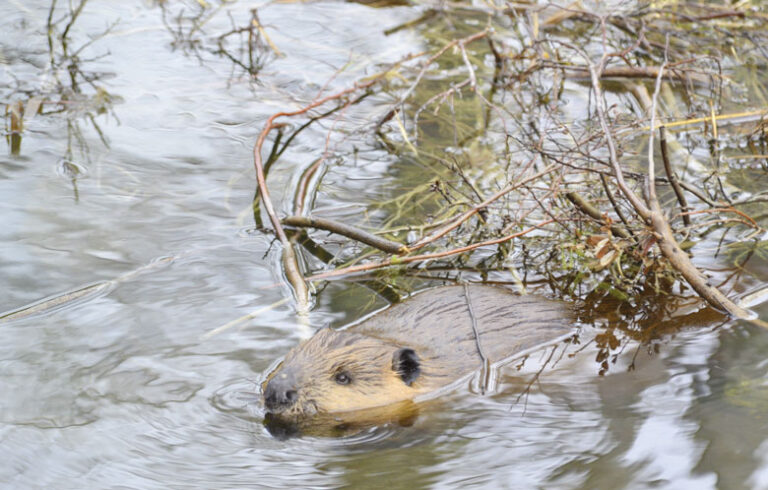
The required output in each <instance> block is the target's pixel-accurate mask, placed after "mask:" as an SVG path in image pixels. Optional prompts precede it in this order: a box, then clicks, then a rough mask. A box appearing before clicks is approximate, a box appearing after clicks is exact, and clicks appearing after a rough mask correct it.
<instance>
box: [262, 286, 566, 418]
mask: <svg viewBox="0 0 768 490" xmlns="http://www.w3.org/2000/svg"><path fill="white" fill-rule="evenodd" d="M572 331H573V321H572V317H571V314H570V312H569V309H568V308H567V307H566V306H565V305H564V304H563V303H560V302H556V301H551V300H547V299H543V298H540V297H535V296H517V295H515V294H513V293H511V292H510V291H507V290H505V289H501V288H498V287H492V286H444V287H438V288H435V289H430V290H427V291H426V292H422V293H419V294H416V295H414V296H412V297H410V298H409V299H407V300H405V301H404V302H402V303H398V304H396V305H394V306H392V307H390V308H388V309H386V310H384V311H383V312H380V313H378V314H375V315H373V316H371V317H370V318H368V319H366V320H364V321H362V322H361V323H358V324H356V325H353V326H351V327H349V328H346V329H342V330H334V329H331V328H324V329H321V330H319V331H318V332H317V333H316V334H315V335H314V336H313V337H311V338H310V339H308V340H306V341H304V342H303V343H301V344H299V345H298V346H296V347H294V348H293V349H292V350H291V351H290V352H288V354H287V355H286V356H285V358H284V359H283V361H282V362H281V363H280V364H279V365H278V366H277V367H276V368H275V369H274V370H273V371H272V372H271V373H270V374H269V375H268V376H267V377H266V379H265V381H264V382H263V383H262V398H263V403H264V407H265V408H266V411H267V416H268V418H269V419H271V420H273V421H274V420H294V421H295V420H301V419H306V418H308V417H312V416H317V415H321V414H326V415H327V414H332V415H333V414H342V413H344V414H349V413H352V412H357V411H365V410H369V411H370V410H371V409H376V408H379V407H384V406H389V405H401V406H402V405H403V404H405V405H406V406H411V404H410V403H408V402H410V401H419V399H420V398H428V396H427V395H429V394H430V393H434V392H435V391H436V390H440V389H441V388H445V387H448V386H449V385H451V384H453V383H454V382H457V381H458V380H460V379H466V378H468V377H469V376H471V375H472V374H473V373H475V372H477V371H478V370H480V369H481V368H483V365H484V364H485V365H491V364H499V363H503V362H504V361H509V360H511V358H514V357H515V356H516V355H521V354H523V353H524V352H526V351H530V350H531V349H533V348H535V347H537V346H541V345H542V344H547V343H552V342H555V341H558V340H561V339H563V338H565V337H566V334H569V333H571V332H572Z"/></svg>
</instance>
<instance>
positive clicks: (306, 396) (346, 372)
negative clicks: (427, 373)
mask: <svg viewBox="0 0 768 490" xmlns="http://www.w3.org/2000/svg"><path fill="white" fill-rule="evenodd" d="M420 374H421V361H420V359H419V356H418V355H417V354H416V352H415V351H414V350H413V349H410V348H408V347H403V346H400V345H397V344H395V343H393V342H391V341H388V340H384V339H380V338H376V337H371V336H368V335H364V334H360V333H354V332H350V331H336V330H332V329H330V328H325V329H323V330H320V331H319V332H317V334H315V335H314V336H313V337H312V338H311V339H309V340H307V341H306V342H304V343H302V344H300V345H298V346H297V347H295V348H294V349H293V350H291V351H290V352H289V353H288V354H287V355H286V356H285V359H284V360H283V362H282V363H281V364H280V366H278V368H277V369H275V370H274V371H273V372H272V373H271V374H270V375H269V376H268V378H267V380H266V381H265V382H264V384H263V385H262V389H263V400H264V406H265V407H266V409H267V412H269V413H271V414H279V415H280V416H281V417H289V418H300V417H305V416H310V415H314V414H317V413H334V412H349V411H354V410H364V409H368V408H373V407H378V406H383V405H389V404H393V403H397V402H400V401H403V400H409V399H412V398H413V397H414V396H415V395H417V394H418V393H419V389H418V388H419V387H418V380H419V376H420Z"/></svg>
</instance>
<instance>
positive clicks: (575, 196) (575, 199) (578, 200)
mask: <svg viewBox="0 0 768 490" xmlns="http://www.w3.org/2000/svg"><path fill="white" fill-rule="evenodd" d="M565 197H567V198H568V200H569V201H571V202H572V203H573V204H574V206H576V207H577V208H579V210H580V211H581V212H582V213H584V214H586V215H588V216H589V217H591V218H592V219H594V220H596V221H599V222H600V223H602V224H603V225H605V224H607V223H606V222H605V218H604V217H603V215H602V213H601V212H600V210H599V209H597V208H596V207H594V206H593V205H592V204H591V203H590V202H589V201H587V200H586V199H584V197H583V196H582V195H581V194H579V193H578V192H567V193H566V194H565ZM610 228H611V233H613V234H614V235H615V236H618V237H621V238H626V239H630V238H631V235H630V234H629V233H628V232H627V230H625V229H624V228H621V227H619V226H616V225H611V227H610Z"/></svg>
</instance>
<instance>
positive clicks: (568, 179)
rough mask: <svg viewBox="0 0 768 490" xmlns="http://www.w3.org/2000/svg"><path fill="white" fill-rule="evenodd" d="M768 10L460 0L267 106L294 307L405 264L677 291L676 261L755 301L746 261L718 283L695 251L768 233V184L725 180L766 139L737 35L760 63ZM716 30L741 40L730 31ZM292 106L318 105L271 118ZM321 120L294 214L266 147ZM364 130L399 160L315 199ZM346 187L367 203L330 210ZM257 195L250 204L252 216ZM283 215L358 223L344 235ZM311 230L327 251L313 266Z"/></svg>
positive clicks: (707, 293)
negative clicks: (397, 43)
mask: <svg viewBox="0 0 768 490" xmlns="http://www.w3.org/2000/svg"><path fill="white" fill-rule="evenodd" d="M478 24H479V25H483V24H484V25H485V27H484V28H482V29H480V30H478V29H477V27H475V26H477V25H478ZM766 24H768V16H765V15H764V14H755V15H753V12H750V13H749V15H747V11H746V10H738V9H736V8H732V7H728V8H721V7H716V6H706V5H700V4H688V3H684V2H668V3H666V4H664V6H662V7H641V8H639V9H637V10H634V11H627V12H623V13H621V14H616V13H610V14H601V13H599V12H598V13H595V12H588V11H585V10H583V9H581V8H578V7H573V6H572V7H567V8H561V7H554V6H551V5H546V6H535V5H522V6H521V5H519V4H507V5H504V6H502V7H499V8H492V9H486V8H483V9H476V8H472V7H454V8H449V9H446V10H443V11H439V12H438V11H434V12H432V14H431V15H423V16H422V17H420V18H419V19H416V20H415V21H412V22H410V23H408V25H407V26H405V27H403V28H407V29H418V30H419V31H420V32H421V34H422V36H423V37H424V38H425V39H426V40H427V45H428V49H426V50H425V51H423V52H421V53H417V54H414V55H410V56H408V57H406V58H404V59H402V60H400V61H398V62H396V63H393V64H391V65H390V66H386V67H383V68H382V69H380V70H379V71H377V73H376V74H375V75H372V76H368V77H366V78H363V79H360V80H359V81H358V83H357V84H355V85H354V86H352V87H350V88H346V89H343V90H340V91H338V92H336V93H333V94H331V95H324V94H321V95H318V96H317V97H316V98H315V99H314V100H313V101H311V102H310V103H308V104H306V105H304V106H303V107H301V108H300V109H298V110H295V111H285V112H280V113H277V114H275V115H273V116H272V117H271V118H269V120H268V121H267V123H266V125H265V127H264V129H263V130H262V132H261V134H260V135H259V137H258V140H257V142H256V145H255V147H254V165H255V168H256V173H257V177H258V185H259V190H258V193H257V195H258V198H259V199H260V200H261V202H262V203H263V210H264V211H265V212H266V214H267V215H268V217H269V220H270V223H271V225H272V229H273V230H274V232H275V234H276V236H277V238H278V239H279V240H280V242H281V244H282V247H283V264H284V268H285V271H286V276H287V278H288V280H289V282H290V283H291V285H292V286H293V289H294V292H295V294H296V297H297V299H298V304H299V305H300V306H299V307H300V309H305V308H306V307H307V305H308V302H309V298H308V294H309V292H308V291H309V290H308V288H307V281H320V280H328V279H329V278H331V277H340V276H343V275H351V274H371V273H373V271H381V270H383V269H389V270H392V268H396V270H398V271H400V273H402V274H405V275H409V274H410V275H413V276H415V275H419V274H422V275H425V276H426V277H428V278H438V277H440V278H442V279H455V278H457V277H458V274H459V273H460V271H461V270H469V271H471V273H474V274H479V275H480V278H481V279H488V277H489V275H490V274H493V275H494V277H495V278H496V279H498V280H501V281H504V280H507V278H509V277H510V276H511V277H512V279H513V281H514V282H516V283H518V284H519V285H523V286H525V284H528V285H531V284H533V283H535V282H536V281H537V280H541V281H544V282H546V284H547V285H548V286H549V287H550V288H551V290H552V291H553V292H554V294H556V295H559V296H561V297H572V298H575V299H584V298H585V297H586V296H588V295H590V294H592V293H593V292H594V291H598V290H602V291H607V292H608V293H609V294H610V295H611V296H613V297H618V298H621V299H624V300H628V299H630V298H632V297H633V296H637V295H639V294H641V293H644V292H647V291H653V292H654V293H655V294H666V295H669V294H672V290H673V288H674V287H675V286H676V285H678V286H679V288H680V290H681V291H682V288H683V282H681V279H682V280H684V281H685V284H688V285H689V286H690V287H691V288H692V289H693V290H694V291H695V292H696V293H697V294H698V295H699V296H700V297H702V298H704V299H705V300H706V301H707V302H708V303H709V304H710V305H712V306H713V307H715V308H717V309H719V310H721V311H725V312H727V313H729V314H730V315H733V316H736V317H741V318H745V317H748V316H750V312H749V311H748V310H746V309H745V308H744V307H743V306H740V305H739V304H737V302H734V301H733V300H731V299H729V297H728V295H726V294H724V293H723V292H722V291H721V288H722V287H723V286H726V285H727V284H731V285H730V287H735V288H736V291H737V292H738V291H739V290H740V289H739V287H738V283H737V281H736V279H737V278H738V274H737V275H736V276H733V275H732V276H729V277H728V278H726V279H725V280H724V282H722V283H721V284H720V285H719V286H720V287H717V286H716V285H715V284H714V283H713V279H712V278H708V277H707V276H705V274H704V273H703V272H702V271H701V267H707V266H711V265H712V262H713V260H714V259H713V258H712V256H711V255H708V254H705V253H701V254H697V256H696V257H695V258H696V259H697V262H698V263H697V264H694V262H693V261H692V258H691V256H690V255H689V254H690V251H691V248H692V247H694V246H701V248H702V249H706V247H707V246H710V245H711V240H710V239H709V235H711V234H712V233H713V232H715V231H716V230H722V231H723V232H724V233H723V237H725V233H733V235H734V236H732V237H731V238H730V239H729V240H728V244H737V243H745V242H747V241H750V240H755V239H758V240H759V237H760V236H764V234H765V229H764V227H763V225H762V224H761V223H764V222H765V219H766V218H765V215H766V214H768V213H765V202H766V193H765V192H764V191H763V190H761V189H757V190H754V189H747V188H744V187H743V186H736V185H734V184H733V183H731V182H730V179H729V177H730V174H729V169H728V164H730V165H731V166H733V165H735V164H737V163H739V162H738V161H737V160H738V159H737V158H735V157H734V154H735V151H734V149H736V148H743V147H744V146H745V145H744V140H745V139H746V140H747V141H748V144H747V145H746V146H748V147H751V148H754V150H753V152H752V155H754V156H749V155H747V157H746V158H743V160H746V159H747V158H750V159H753V158H755V157H758V156H759V155H760V154H761V152H764V151H763V149H764V148H765V147H766V133H765V130H764V128H765V123H764V121H765V120H766V117H767V115H768V107H760V106H759V104H758V103H757V102H756V101H759V100H760V96H754V94H755V93H758V94H762V93H763V91H764V90H765V87H763V86H762V85H761V84H760V81H759V80H758V79H757V78H753V77H751V76H749V75H746V76H744V77H742V79H739V80H737V79H735V77H733V76H732V75H733V73H734V66H735V65H736V59H735V58H734V55H733V53H738V54H739V55H740V56H741V57H742V58H744V59H745V58H746V57H748V58H749V60H750V63H749V64H747V65H745V67H746V69H748V70H752V69H757V67H758V66H765V64H766V63H768V53H766V52H765V49H764V48H763V47H762V46H765V45H768V44H766V41H768V29H766ZM446 26H450V27H451V28H450V29H448V28H446ZM397 30H398V29H395V30H392V29H390V31H391V32H396V31H397ZM445 32H449V33H450V34H451V37H449V38H445V36H444V34H445ZM723 37H728V39H729V42H731V43H732V47H733V49H732V50H731V52H730V53H726V52H722V51H721V50H720V48H719V46H720V44H719V39H721V38H723ZM649 89H652V90H649ZM752 99H754V101H755V102H752ZM734 100H739V101H742V103H740V104H735V103H733V101H734ZM744 101H746V102H747V103H744ZM746 106H750V107H746ZM737 109H738V110H737ZM321 111H324V112H321ZM355 111H357V112H355ZM350 112H354V113H355V114H356V117H352V116H349V117H347V116H348V115H349V113H350ZM360 114H365V115H366V117H365V118H364V119H365V121H364V122H362V123H361V116H360ZM297 117H309V120H308V121H306V122H305V123H304V124H303V125H300V126H298V127H295V129H292V130H291V129H286V128H289V126H286V125H285V123H284V122H279V123H278V122H277V120H278V119H279V118H280V119H281V121H283V120H289V119H293V118H297ZM323 120H329V121H331V120H332V121H333V124H332V127H331V129H330V130H327V134H326V139H325V148H324V149H323V150H322V154H321V155H320V156H319V157H318V159H317V160H315V161H314V162H313V163H312V164H311V165H309V166H308V167H307V169H306V170H305V171H304V172H303V174H302V175H301V176H300V178H299V182H298V185H297V186H296V187H297V190H296V192H295V193H294V196H293V207H292V209H293V214H294V216H292V217H288V218H286V219H285V220H283V221H282V222H281V219H280V216H279V213H278V211H277V209H276V208H275V206H274V204H273V203H272V200H271V197H270V193H269V189H268V186H267V173H268V170H269V167H270V166H271V165H272V164H273V163H274V162H276V161H277V159H278V158H279V157H280V155H282V154H283V152H284V151H285V150H286V148H287V146H288V145H289V144H290V143H291V141H294V139H295V138H296V137H297V135H298V134H299V133H301V132H302V131H303V130H304V129H305V128H307V127H308V126H309V125H311V124H312V123H315V122H318V121H323ZM291 128H292V127H291ZM761 128H762V129H761ZM275 130H276V131H275ZM289 130H291V131H292V132H291V134H290V136H289V137H288V138H286V139H285V141H284V142H283V137H284V132H285V131H289ZM659 130H660V131H661V132H660V135H661V137H660V145H657V144H656V133H657V131H659ZM273 132H276V134H277V136H276V137H275V138H274V141H273V147H272V150H271V152H270V156H269V157H268V158H267V162H266V163H264V162H263V158H262V154H263V153H264V150H265V149H264V145H265V144H266V142H267V140H268V138H269V136H270V134H271V133H273ZM371 140H373V142H371ZM360 147H365V148H366V150H368V151H369V152H370V153H371V154H375V155H377V156H376V158H377V159H378V160H376V163H379V162H381V161H385V162H386V163H387V168H389V169H390V170H389V173H388V174H387V175H382V174H380V175H379V179H380V181H381V186H380V187H379V188H377V189H375V190H372V189H363V190H362V191H360V189H357V190H355V189H350V191H349V196H348V197H346V198H345V197H342V198H336V199H335V200H333V202H330V203H320V206H316V205H317V204H318V200H321V199H322V198H321V197H320V196H321V195H322V190H323V186H324V185H325V183H326V182H328V181H332V180H333V179H334V177H336V178H337V179H338V181H343V178H342V177H341V176H343V175H345V174H346V173H348V172H351V170H350V167H349V164H348V163H345V162H349V161H351V160H354V159H355V158H356V156H357V155H358V154H359V151H360ZM644 154H645V156H643V155H644ZM331 157H333V158H334V159H335V161H334V163H331V162H330V161H329V160H330V159H331ZM371 161H374V160H371ZM321 169H322V170H321ZM731 171H732V170H731ZM657 172H658V173H660V174H663V175H657ZM382 187H385V188H386V192H382V191H381V189H382ZM374 191H375V192H374ZM361 192H362V195H361ZM366 192H371V194H374V193H375V194H376V195H377V196H378V197H381V196H382V195H383V196H384V199H378V200H377V199H375V198H372V197H371V198H367V197H366V195H365V193H366ZM283 198H285V196H283ZM308 203H313V204H314V205H315V207H313V205H312V204H308ZM257 204H258V203H257ZM323 204H325V205H326V206H331V208H327V209H330V211H328V210H326V211H325V212H324V214H326V215H327V216H324V217H323V218H324V219H323V220H317V219H316V218H317V217H313V216H309V214H314V213H315V212H317V209H318V208H322V205H323ZM344 206H347V207H350V208H356V209H360V208H362V209H360V210H361V211H362V212H361V213H359V214H357V219H356V222H349V219H344V220H343V221H344V224H342V223H341V221H342V220H341V219H336V217H335V216H333V209H334V208H335V209H340V207H344ZM755 212H757V213H761V212H762V214H761V216H762V217H754V218H753V217H752V216H751V214H752V213H755ZM260 213H261V207H260V206H258V205H256V206H255V218H256V221H257V223H258V224H260V223H261V214H260ZM672 213H677V214H672ZM713 216H714V217H715V218H714V219H712V217H713ZM678 220H680V221H681V222H682V226H681V225H680V224H679V223H678ZM283 224H285V225H287V226H290V227H292V228H304V227H314V228H320V229H322V230H325V231H329V232H332V233H336V234H339V235H341V236H344V237H348V238H350V239H352V240H353V242H343V243H342V245H341V246H338V245H336V246H335V247H336V250H333V248H334V245H333V244H327V245H326V246H322V245H319V244H318V243H316V242H315V241H314V240H312V239H311V238H310V236H309V235H308V234H307V233H306V232H305V231H297V232H295V233H289V232H286V230H284V228H283ZM402 234H407V240H406V241H403V240H402V239H399V240H398V239H397V237H398V236H402ZM383 237H386V239H385V238H383ZM513 240H515V241H516V242H515V243H517V244H518V246H516V247H511V246H510V245H509V244H510V243H511V242H512V241H513ZM299 242H300V243H301V244H302V245H303V247H304V249H305V250H307V251H309V252H310V253H311V254H312V255H314V256H315V257H317V258H318V259H319V260H320V261H321V262H322V263H323V265H322V266H320V269H321V270H315V271H314V272H312V271H309V272H308V273H305V272H303V271H302V266H301V265H300V264H302V262H303V261H302V260H300V259H299V256H298V255H299V254H297V253H296V250H298V249H297V248H296V247H297V244H298V243H299ZM393 242H394V243H393ZM722 242H723V239H721V240H720V243H719V244H718V246H721V245H722ZM728 244H726V246H727V245H728ZM366 246H367V247H368V248H366ZM684 248H685V249H686V250H684ZM417 251H419V252H418V253H417ZM382 253H383V254H385V255H384V256H381V254H382ZM329 266H330V267H332V268H331V269H330V270H329V269H328V267H329ZM736 266H737V267H739V265H738V264H736ZM520 269H522V270H525V271H526V277H527V279H526V280H525V281H523V280H522V279H520V277H519V275H518V274H517V273H516V271H517V270H520ZM441 273H444V274H443V275H440V274H441ZM529 275H530V277H528V276H529ZM376 280H381V277H380V276H379V277H378V278H376Z"/></svg>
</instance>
